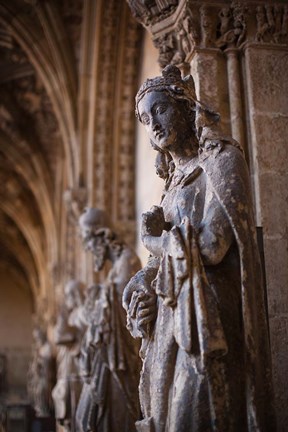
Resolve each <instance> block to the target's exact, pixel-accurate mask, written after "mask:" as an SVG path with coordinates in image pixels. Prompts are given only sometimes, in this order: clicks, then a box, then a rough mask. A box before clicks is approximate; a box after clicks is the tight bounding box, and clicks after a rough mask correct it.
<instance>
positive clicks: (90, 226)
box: [79, 207, 115, 271]
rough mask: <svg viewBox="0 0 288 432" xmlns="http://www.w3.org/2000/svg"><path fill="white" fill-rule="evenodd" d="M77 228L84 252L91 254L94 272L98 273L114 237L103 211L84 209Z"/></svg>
mask: <svg viewBox="0 0 288 432" xmlns="http://www.w3.org/2000/svg"><path fill="white" fill-rule="evenodd" d="M79 226H80V232H81V236H82V239H83V243H84V247H85V250H89V251H90V252H92V253H93V255H94V264H95V270H96V271H99V270H101V269H102V268H103V266H104V263H105V260H106V259H107V258H108V246H109V244H110V242H111V240H113V238H114V236H115V235H114V233H113V231H112V229H111V225H110V221H109V217H108V215H107V214H106V213H105V212H104V210H101V209H96V208H91V207H90V208H86V209H85V211H84V212H83V213H82V215H81V216H80V218H79Z"/></svg>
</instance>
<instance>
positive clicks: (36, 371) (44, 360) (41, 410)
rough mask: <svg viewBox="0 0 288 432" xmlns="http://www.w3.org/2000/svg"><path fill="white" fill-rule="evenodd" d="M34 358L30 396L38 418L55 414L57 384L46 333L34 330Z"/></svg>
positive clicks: (29, 376) (29, 389)
mask: <svg viewBox="0 0 288 432" xmlns="http://www.w3.org/2000/svg"><path fill="white" fill-rule="evenodd" d="M33 339H34V346H33V357H32V362H31V364H30V368H29V371H28V377H27V381H28V395H29V398H30V400H31V405H32V406H33V408H34V410H35V413H36V416H37V417H50V416H51V415H52V414H53V411H54V410H53V401H52V397H51V392H52V388H53V386H54V384H55V358H54V355H53V351H52V346H51V344H50V342H49V341H48V339H47V336H46V332H45V331H44V330H43V329H42V328H40V327H35V329H34V330H33Z"/></svg>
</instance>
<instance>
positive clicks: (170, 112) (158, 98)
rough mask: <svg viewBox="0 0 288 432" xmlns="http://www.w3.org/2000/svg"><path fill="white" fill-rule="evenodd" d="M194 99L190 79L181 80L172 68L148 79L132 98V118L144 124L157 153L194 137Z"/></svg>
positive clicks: (192, 139)
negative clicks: (134, 116) (133, 113)
mask: <svg viewBox="0 0 288 432" xmlns="http://www.w3.org/2000/svg"><path fill="white" fill-rule="evenodd" d="M196 106H197V99H196V94H195V85H194V81H193V78H192V76H191V75H189V76H187V77H185V78H183V79H182V77H181V72H180V70H179V69H178V68H177V67H176V66H171V65H169V66H167V67H166V68H165V69H164V70H163V72H162V76H159V77H155V78H152V79H148V80H146V81H145V82H144V84H143V85H142V86H141V87H140V89H139V91H138V93H137V95H136V116H137V117H138V119H139V120H140V121H141V123H143V124H144V126H145V127H146V130H147V132H148V135H149V138H150V142H151V144H152V146H153V148H155V149H156V150H158V151H160V152H161V151H163V152H165V151H169V147H170V146H171V144H172V143H175V140H176V142H177V141H179V142H180V140H181V139H186V138H187V136H189V137H190V138H191V142H192V141H194V142H195V139H196V136H195V111H196Z"/></svg>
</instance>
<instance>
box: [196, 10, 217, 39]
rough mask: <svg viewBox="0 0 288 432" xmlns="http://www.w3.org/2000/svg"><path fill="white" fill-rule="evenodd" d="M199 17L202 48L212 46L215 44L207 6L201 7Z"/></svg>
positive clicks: (211, 21)
mask: <svg viewBox="0 0 288 432" xmlns="http://www.w3.org/2000/svg"><path fill="white" fill-rule="evenodd" d="M200 17H201V29H202V45H203V46H204V47H210V46H213V45H214V42H215V34H214V26H213V19H212V17H211V14H210V10H209V9H208V7H207V6H205V5H204V6H201V8H200Z"/></svg>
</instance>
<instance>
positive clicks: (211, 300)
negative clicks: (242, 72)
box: [123, 66, 276, 432]
mask: <svg viewBox="0 0 288 432" xmlns="http://www.w3.org/2000/svg"><path fill="white" fill-rule="evenodd" d="M136 114H137V117H138V119H139V120H140V121H141V123H143V125H144V126H145V128H146V130H147V132H148V135H149V138H150V142H151V144H152V146H153V148H154V149H155V150H157V151H158V157H157V170H158V172H159V173H160V175H161V177H162V178H163V179H164V180H165V187H164V192H163V196H162V201H161V206H154V207H152V209H151V211H149V212H147V213H144V214H143V219H142V232H141V234H142V241H143V243H144V245H145V246H146V248H147V249H148V250H149V251H150V253H151V255H150V258H149V261H148V264H147V266H146V267H145V268H144V269H142V270H141V271H139V272H138V273H137V274H136V275H135V276H134V277H133V278H132V279H131V281H130V282H129V283H128V285H127V287H126V288H125V290H124V295H123V305H124V307H125V309H126V310H127V319H128V326H129V328H130V331H131V333H132V335H134V336H135V337H139V336H140V337H142V348H141V356H142V358H143V369H142V374H141V380H140V387H139V389H140V403H141V409H142V414H143V420H141V421H139V422H138V423H137V430H138V431H146V432H147V431H149V432H152V431H153V432H176V431H177V432H189V431H191V432H192V431H193V432H195V431H197V432H204V431H205V432H206V431H219V432H220V431H221V432H224V431H225V432H227V431H233V432H236V431H242V432H243V431H249V432H252V431H256V430H257V431H267V432H268V431H272V430H276V429H275V428H274V425H273V412H272V409H271V385H270V365H269V353H268V352H269V346H268V340H267V329H266V322H265V310H264V302H263V289H262V279H261V267H260V262H259V256H258V250H257V245H256V237H255V229H254V220H253V215H252V204H251V196H250V192H249V175H248V170H247V166H246V162H245V159H244V156H243V153H242V151H241V149H240V147H239V145H238V144H237V143H236V142H235V141H234V140H233V139H231V138H229V137H226V136H223V134H222V133H221V131H220V129H219V126H218V121H219V115H218V114H216V113H214V112H213V111H211V110H210V109H208V108H207V107H205V106H204V105H203V104H202V103H201V102H199V101H198V100H197V99H196V95H195V88H194V82H193V78H192V77H191V76H188V77H185V78H183V79H182V78H181V73H180V71H179V69H178V68H177V67H175V66H167V67H166V68H165V69H164V70H163V72H162V76H161V77H156V78H153V79H149V80H147V81H146V82H145V83H144V84H143V85H142V87H141V88H140V90H139V92H138V94H137V97H136ZM159 154H160V155H161V157H159Z"/></svg>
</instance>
